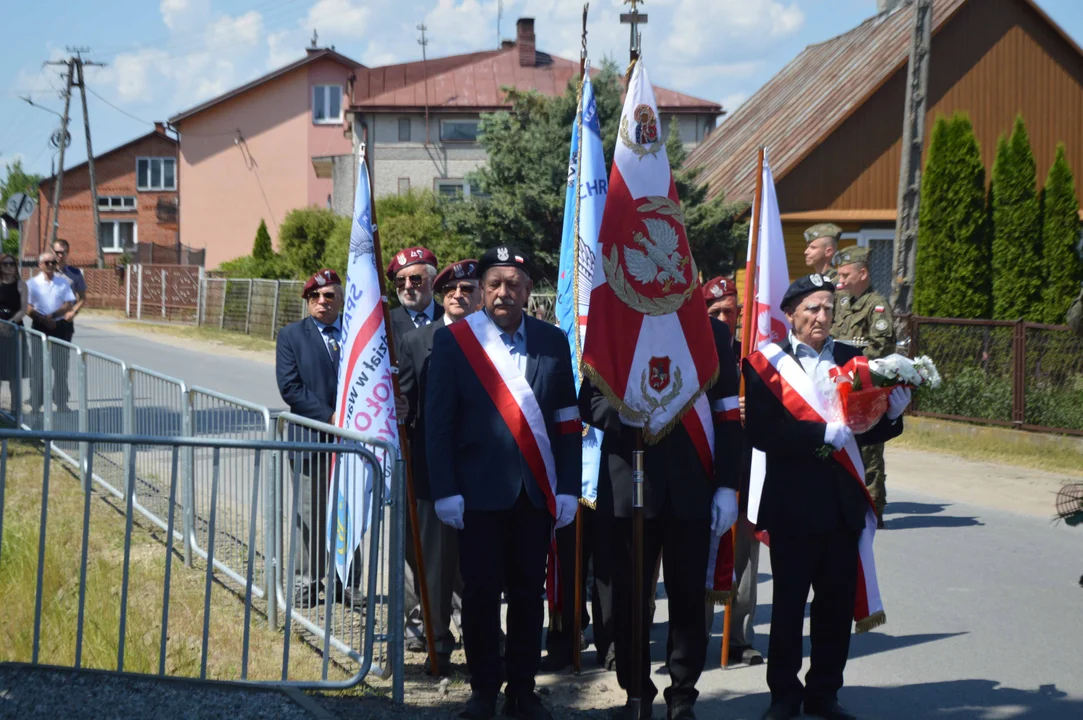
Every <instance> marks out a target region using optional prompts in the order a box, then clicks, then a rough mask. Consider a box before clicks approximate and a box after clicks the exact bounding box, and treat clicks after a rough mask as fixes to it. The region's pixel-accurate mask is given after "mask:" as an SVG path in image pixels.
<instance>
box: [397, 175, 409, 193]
mask: <svg viewBox="0 0 1083 720" xmlns="http://www.w3.org/2000/svg"><path fill="white" fill-rule="evenodd" d="M409 193H410V178H399V195H408V194H409Z"/></svg>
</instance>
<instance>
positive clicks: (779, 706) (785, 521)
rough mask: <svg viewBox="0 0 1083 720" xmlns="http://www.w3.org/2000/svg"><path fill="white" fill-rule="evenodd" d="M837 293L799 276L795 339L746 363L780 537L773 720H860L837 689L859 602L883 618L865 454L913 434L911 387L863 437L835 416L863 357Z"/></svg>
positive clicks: (750, 406) (765, 522)
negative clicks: (838, 398)
mask: <svg viewBox="0 0 1083 720" xmlns="http://www.w3.org/2000/svg"><path fill="white" fill-rule="evenodd" d="M834 294H835V285H834V283H833V282H832V279H831V278H829V277H827V276H824V275H821V274H819V273H814V274H812V275H808V276H805V277H802V278H799V279H798V280H797V281H795V282H794V283H793V284H792V285H790V287H789V289H788V290H787V291H786V293H785V295H783V298H782V310H783V311H784V312H785V313H786V318H787V319H788V320H789V321H790V323H791V325H792V327H793V329H792V330H791V331H790V334H789V337H788V338H787V339H786V340H784V341H782V342H780V343H777V344H775V343H772V344H770V345H768V346H766V347H765V348H762V349H761V350H758V351H756V352H754V353H752V354H751V355H750V356H749V357H748V358H746V359H745V361H744V370H743V371H744V377H745V387H746V405H745V423H746V424H745V429H746V432H747V434H748V439H749V440H750V441H751V443H752V445H753V446H754V447H756V448H757V449H759V450H762V451H763V452H764V453H765V454H766V456H767V468H766V475H765V478H764V484H763V491H762V494H761V499H760V506H759V517H758V521H757V527H758V529H760V530H766V531H768V533H769V534H770V537H771V571H772V573H773V582H774V597H773V599H772V605H771V608H772V610H771V637H770V644H769V645H768V663H767V685H768V686H769V687H770V689H771V706H770V708H769V709H768V710H767V712H766V714H765V715H764V716H763V717H764V720H789V718H793V717H797V715H798V714H799V713H800V709H801V706H802V704H803V705H804V712H805V714H806V715H811V716H813V717H821V718H829V720H851V719H852V718H854V715H852V714H851V713H849V712H848V711H847V710H846V709H845V708H843V707H842V706H841V705H840V704H839V702H838V691H839V689H840V688H842V683H843V670H844V669H845V667H846V658H847V655H848V654H849V650H850V627H851V623H852V621H853V619H854V616H855V597H858V598H864V599H865V602H864V605H865V606H866V607H865V608H862V609H861V610H859V612H865V613H869V612H871V611H872V608H871V607H868V606H871V605H872V602H871V601H870V600H869V598H874V594H873V593H870V592H868V590H867V588H868V587H869V584H868V583H869V581H870V579H871V580H872V582H873V583H875V574H874V573H869V574H868V575H867V576H866V575H864V570H869V569H871V568H872V567H874V565H870V566H865V567H864V568H863V571H862V572H859V570H858V565H859V543H862V548H864V549H862V550H861V552H862V553H865V552H867V553H869V554H871V552H872V537H873V535H874V534H875V531H876V518H875V512H874V509H873V507H872V500H871V498H870V497H869V494H868V492H867V491H866V490H865V483H864V477H863V476H864V471H863V468H862V465H861V456H860V452H859V450H858V446H859V445H869V444H873V443H880V442H884V441H886V440H889V439H891V438H894V437H897V436H898V435H899V434H900V433H902V429H903V427H902V414H903V411H904V410H905V409H906V406H907V405H908V404H909V402H910V391H909V390H906V389H904V388H902V387H897V388H895V389H894V390H892V392H891V396H890V399H889V406H888V410H887V413H886V414H885V415H884V417H883V418H882V419H881V420H880V421H879V423H878V424H877V425H875V426H874V427H873V428H871V429H869V430H868V431H866V432H864V433H861V434H858V435H855V434H854V432H853V431H852V430H851V429H850V428H849V427H848V426H847V425H846V423H845V418H841V419H836V418H835V413H833V412H832V411H831V407H832V405H833V397H834V394H835V393H834V391H833V390H832V386H833V376H832V371H833V370H834V369H835V368H837V367H841V366H843V365H845V364H846V363H848V362H849V361H850V360H853V359H854V358H857V357H859V356H861V351H860V350H858V349H856V348H854V347H853V346H851V345H846V344H845V343H841V342H835V341H834V340H832V338H831V334H830V333H831V325H832V321H833V319H834V307H835V301H834ZM859 577H862V578H863V582H864V583H865V584H864V586H863V587H859V583H858V578H859ZM810 588H811V589H812V590H813V593H814V598H813V601H812V611H811V616H810V617H811V624H812V630H811V641H812V653H811V659H812V665H811V667H810V669H809V671H808V674H807V675H806V676H805V684H804V686H802V684H801V681H800V680H799V679H798V672H799V671H800V670H801V658H802V647H801V643H802V634H803V627H804V621H805V603H806V602H807V601H808V594H809V589H810ZM859 591H860V592H859ZM858 606H859V607H860V606H861V603H858ZM869 619H870V620H871V619H873V618H872V617H871V616H870V617H869ZM870 626H871V625H870ZM859 627H860V626H859Z"/></svg>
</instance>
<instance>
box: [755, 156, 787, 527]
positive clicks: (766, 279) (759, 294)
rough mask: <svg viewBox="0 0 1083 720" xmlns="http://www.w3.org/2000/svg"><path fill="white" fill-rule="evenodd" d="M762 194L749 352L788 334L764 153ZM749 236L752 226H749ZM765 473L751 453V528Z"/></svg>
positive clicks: (779, 242)
mask: <svg viewBox="0 0 1083 720" xmlns="http://www.w3.org/2000/svg"><path fill="white" fill-rule="evenodd" d="M760 172H761V173H762V174H763V178H762V182H763V193H762V198H761V201H760V206H759V207H755V208H753V209H752V212H753V213H759V220H760V241H759V243H758V253H757V255H758V257H757V258H756V259H755V260H756V262H755V265H754V266H755V268H756V285H755V290H756V297H755V301H754V304H753V308H752V312H751V315H750V317H752V318H753V321H754V322H755V323H756V325H755V328H756V337H755V338H754V339H753V342H752V349H753V350H759V349H762V348H763V347H765V346H767V345H768V344H770V343H781V342H784V341H785V340H786V336H787V335H788V334H789V331H790V324H789V321H787V320H786V314H785V313H784V312H782V296H783V295H785V294H786V288H788V287H789V286H790V271H789V268H788V267H787V266H786V243H785V241H784V239H783V237H782V218H781V217H780V216H779V213H778V195H777V194H776V193H775V178H774V176H773V175H772V174H771V165H770V163H769V162H768V158H767V153H766V152H764V154H763V167H762V168H760ZM750 232H751V224H750ZM752 261H753V257H752V243H751V241H750V242H749V243H748V259H747V265H746V271H745V278H751V277H752V275H751V270H752V268H753V262H752ZM766 471H767V456H766V455H764V454H763V452H762V451H760V450H753V451H752V467H751V469H750V471H749V483H748V487H749V490H748V519H749V521H751V522H752V524H753V525H755V524H756V518H758V517H759V511H760V498H761V497H762V495H763V481H764V477H765V473H766Z"/></svg>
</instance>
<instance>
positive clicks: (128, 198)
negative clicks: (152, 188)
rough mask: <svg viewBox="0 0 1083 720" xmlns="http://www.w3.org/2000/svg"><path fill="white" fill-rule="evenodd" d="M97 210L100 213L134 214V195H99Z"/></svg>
mask: <svg viewBox="0 0 1083 720" xmlns="http://www.w3.org/2000/svg"><path fill="white" fill-rule="evenodd" d="M98 210H99V211H101V212H134V211H135V196H134V195H99V196H98Z"/></svg>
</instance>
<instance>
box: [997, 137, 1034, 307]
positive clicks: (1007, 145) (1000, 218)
mask: <svg viewBox="0 0 1083 720" xmlns="http://www.w3.org/2000/svg"><path fill="white" fill-rule="evenodd" d="M1036 173H1037V170H1036V168H1035V163H1034V154H1033V153H1032V152H1031V149H1030V139H1029V138H1028V137H1027V130H1026V126H1025V125H1024V123H1023V118H1022V116H1019V117H1016V119H1015V127H1014V129H1013V130H1012V134H1011V137H1010V138H1008V139H1005V138H1004V137H1003V136H1001V138H1000V141H999V142H998V144H997V156H996V161H995V163H994V164H993V198H994V200H993V201H994V203H995V204H994V205H993V317H994V318H996V319H997V320H1018V319H1019V318H1024V319H1027V320H1035V321H1037V320H1040V319H1041V317H1042V304H1041V286H1042V258H1041V233H1042V227H1041V206H1040V205H1039V202H1038V193H1037V190H1036Z"/></svg>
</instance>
